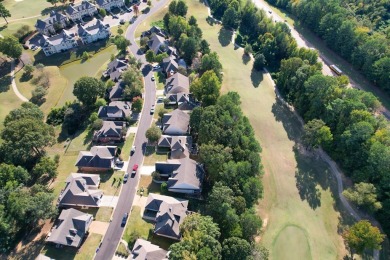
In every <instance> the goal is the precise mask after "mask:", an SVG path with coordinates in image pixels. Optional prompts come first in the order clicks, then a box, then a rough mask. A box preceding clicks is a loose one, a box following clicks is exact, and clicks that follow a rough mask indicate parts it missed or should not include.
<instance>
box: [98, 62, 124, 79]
mask: <svg viewBox="0 0 390 260" xmlns="http://www.w3.org/2000/svg"><path fill="white" fill-rule="evenodd" d="M128 66H129V65H128V64H127V61H126V60H119V59H115V60H113V61H111V62H110V63H108V65H107V70H106V71H104V73H103V75H104V76H105V77H108V76H110V79H111V80H113V81H117V80H118V79H119V78H120V77H121V75H122V73H123V72H124V71H125V70H126V69H127V68H128Z"/></svg>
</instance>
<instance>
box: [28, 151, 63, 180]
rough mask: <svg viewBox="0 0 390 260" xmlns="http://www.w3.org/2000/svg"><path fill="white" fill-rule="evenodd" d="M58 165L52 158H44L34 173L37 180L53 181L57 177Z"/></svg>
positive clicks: (36, 166)
mask: <svg viewBox="0 0 390 260" xmlns="http://www.w3.org/2000/svg"><path fill="white" fill-rule="evenodd" d="M57 166H58V165H57V163H56V162H55V161H54V160H52V159H51V158H50V157H47V156H44V157H42V158H41V159H40V160H39V162H38V163H37V164H36V165H35V166H34V168H33V170H32V173H33V175H34V177H35V178H36V179H38V178H42V177H49V178H50V179H53V178H55V177H57V174H58V172H57Z"/></svg>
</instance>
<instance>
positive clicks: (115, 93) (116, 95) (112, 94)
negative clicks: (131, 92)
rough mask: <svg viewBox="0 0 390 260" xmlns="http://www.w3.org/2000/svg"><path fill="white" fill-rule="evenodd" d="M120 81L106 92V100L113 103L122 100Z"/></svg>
mask: <svg viewBox="0 0 390 260" xmlns="http://www.w3.org/2000/svg"><path fill="white" fill-rule="evenodd" d="M121 83H122V82H121V81H119V82H117V83H116V84H115V86H113V87H112V88H110V89H108V90H107V98H108V99H109V100H110V101H111V102H113V101H120V100H123V90H124V88H123V87H122V86H121Z"/></svg>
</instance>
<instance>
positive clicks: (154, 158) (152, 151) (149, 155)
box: [144, 146, 168, 166]
mask: <svg viewBox="0 0 390 260" xmlns="http://www.w3.org/2000/svg"><path fill="white" fill-rule="evenodd" d="M167 159H168V152H159V151H158V152H157V151H156V147H155V146H146V151H145V159H144V165H149V166H152V165H155V163H156V162H165V161H166V160H167Z"/></svg>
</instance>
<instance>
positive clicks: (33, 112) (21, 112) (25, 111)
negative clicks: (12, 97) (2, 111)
mask: <svg viewBox="0 0 390 260" xmlns="http://www.w3.org/2000/svg"><path fill="white" fill-rule="evenodd" d="M44 117H45V115H44V114H43V112H42V110H40V109H39V107H38V106H37V105H35V104H33V103H30V102H25V103H23V104H22V105H21V106H20V107H19V108H16V109H14V110H11V112H9V114H8V115H7V116H6V117H5V119H4V123H3V124H4V126H5V127H7V126H8V124H9V123H11V122H14V121H20V120H23V119H26V118H33V119H36V120H40V121H43V119H44Z"/></svg>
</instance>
